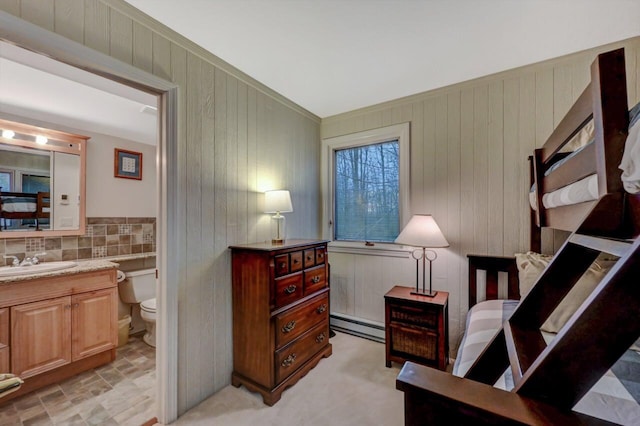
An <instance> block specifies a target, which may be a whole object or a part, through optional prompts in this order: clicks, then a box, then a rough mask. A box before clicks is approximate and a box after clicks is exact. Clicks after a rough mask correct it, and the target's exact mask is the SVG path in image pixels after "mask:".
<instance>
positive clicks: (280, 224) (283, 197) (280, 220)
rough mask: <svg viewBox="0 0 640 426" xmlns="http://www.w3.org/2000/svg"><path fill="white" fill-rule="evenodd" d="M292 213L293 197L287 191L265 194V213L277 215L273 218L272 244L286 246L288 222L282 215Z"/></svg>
mask: <svg viewBox="0 0 640 426" xmlns="http://www.w3.org/2000/svg"><path fill="white" fill-rule="evenodd" d="M292 211H293V206H292V205H291V195H290V194H289V191H287V190H286V189H280V190H275V191H267V192H265V193H264V212H265V213H275V215H273V216H271V244H284V238H285V225H286V222H285V218H284V216H282V215H281V214H280V213H290V212H292Z"/></svg>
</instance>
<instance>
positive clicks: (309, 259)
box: [304, 249, 316, 268]
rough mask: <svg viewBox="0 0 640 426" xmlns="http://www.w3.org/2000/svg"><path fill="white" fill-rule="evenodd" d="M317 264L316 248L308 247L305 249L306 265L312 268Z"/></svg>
mask: <svg viewBox="0 0 640 426" xmlns="http://www.w3.org/2000/svg"><path fill="white" fill-rule="evenodd" d="M315 265H316V251H315V249H308V250H305V251H304V267H305V268H312V267H314V266H315Z"/></svg>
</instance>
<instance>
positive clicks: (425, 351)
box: [389, 324, 438, 361]
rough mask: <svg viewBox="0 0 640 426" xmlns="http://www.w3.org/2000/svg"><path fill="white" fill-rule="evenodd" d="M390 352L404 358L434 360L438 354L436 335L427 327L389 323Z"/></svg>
mask: <svg viewBox="0 0 640 426" xmlns="http://www.w3.org/2000/svg"><path fill="white" fill-rule="evenodd" d="M390 327H391V342H389V348H390V350H391V353H392V354H394V355H399V356H402V357H404V358H408V359H411V358H416V359H421V360H425V361H435V360H436V359H437V356H438V335H437V334H436V333H433V332H431V331H429V330H427V329H424V328H419V327H408V326H402V325H397V324H391V325H390Z"/></svg>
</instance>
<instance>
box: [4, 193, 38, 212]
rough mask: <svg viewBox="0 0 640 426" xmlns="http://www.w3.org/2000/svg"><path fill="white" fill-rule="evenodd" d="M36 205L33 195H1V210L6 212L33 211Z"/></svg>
mask: <svg viewBox="0 0 640 426" xmlns="http://www.w3.org/2000/svg"><path fill="white" fill-rule="evenodd" d="M36 208H37V205H36V201H35V198H33V197H3V198H2V211H3V212H7V213H33V212H35V211H36Z"/></svg>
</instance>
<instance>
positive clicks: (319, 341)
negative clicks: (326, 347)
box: [316, 331, 327, 343]
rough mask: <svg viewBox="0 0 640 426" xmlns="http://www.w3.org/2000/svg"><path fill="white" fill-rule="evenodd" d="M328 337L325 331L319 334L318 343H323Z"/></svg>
mask: <svg viewBox="0 0 640 426" xmlns="http://www.w3.org/2000/svg"><path fill="white" fill-rule="evenodd" d="M326 338H327V335H326V334H325V333H324V331H323V332H322V333H320V334H318V337H316V343H322V342H324V339H326Z"/></svg>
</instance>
